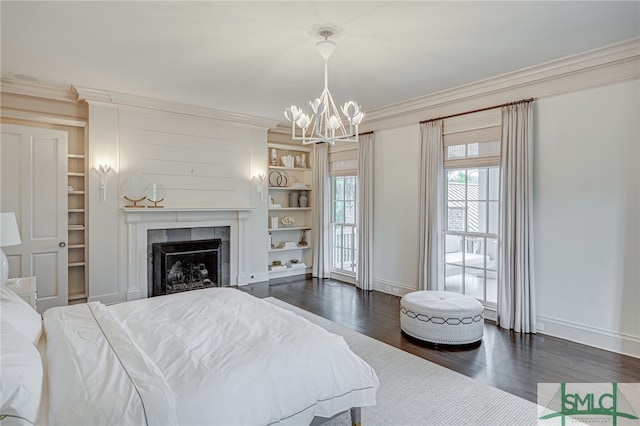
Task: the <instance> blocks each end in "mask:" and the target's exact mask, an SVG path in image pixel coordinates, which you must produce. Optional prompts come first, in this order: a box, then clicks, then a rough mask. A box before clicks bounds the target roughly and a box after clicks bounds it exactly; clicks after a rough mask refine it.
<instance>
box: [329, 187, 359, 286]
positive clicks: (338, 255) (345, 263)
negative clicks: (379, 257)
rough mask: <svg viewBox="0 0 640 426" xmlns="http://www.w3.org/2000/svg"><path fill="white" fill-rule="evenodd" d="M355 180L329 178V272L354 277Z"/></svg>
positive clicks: (355, 240)
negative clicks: (330, 203)
mask: <svg viewBox="0 0 640 426" xmlns="http://www.w3.org/2000/svg"><path fill="white" fill-rule="evenodd" d="M357 179H358V178H357V177H356V176H333V177H331V200H332V209H331V253H332V255H331V270H332V271H334V272H341V273H346V274H350V275H354V276H355V273H356V261H357V244H358V234H357V227H356V200H357V187H358V185H357V182H358V180H357Z"/></svg>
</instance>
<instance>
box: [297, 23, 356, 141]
mask: <svg viewBox="0 0 640 426" xmlns="http://www.w3.org/2000/svg"><path fill="white" fill-rule="evenodd" d="M334 33H335V30H334V29H332V28H321V29H320V30H319V31H318V35H320V36H321V37H324V40H321V41H319V42H318V43H316V48H317V49H318V52H319V53H320V56H322V57H323V58H324V90H323V91H322V94H321V95H320V97H319V98H316V99H314V100H313V101H311V102H309V106H310V107H311V114H305V113H304V112H303V110H302V108H298V107H297V106H295V105H292V106H290V107H289V108H287V109H285V112H284V116H285V117H286V118H287V120H289V121H290V122H291V138H292V139H293V140H299V141H302V144H303V145H308V144H315V143H319V142H324V143H330V144H331V145H335V143H336V142H358V139H359V134H358V126H359V125H360V123H362V121H363V120H364V112H362V111H360V105H358V104H357V103H356V102H354V101H347V102H345V104H344V105H343V106H342V108H341V109H342V114H343V115H344V117H345V118H346V120H347V121H348V122H349V130H348V131H347V129H346V127H345V125H344V123H343V120H342V119H341V118H340V113H339V112H338V108H336V104H335V103H334V102H333V97H332V96H331V92H329V83H328V82H329V78H328V62H329V58H330V57H331V54H332V53H333V51H334V50H335V48H336V44H335V43H334V42H333V41H330V40H329V37H331V36H332V35H334ZM296 128H297V129H300V130H299V131H298V130H297V129H296Z"/></svg>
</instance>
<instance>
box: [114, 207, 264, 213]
mask: <svg viewBox="0 0 640 426" xmlns="http://www.w3.org/2000/svg"><path fill="white" fill-rule="evenodd" d="M121 210H122V211H124V212H127V213H161V212H238V211H251V210H255V207H222V208H215V207H193V208H189V207H163V208H153V207H144V208H141V207H122V208H121Z"/></svg>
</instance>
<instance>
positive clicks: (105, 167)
mask: <svg viewBox="0 0 640 426" xmlns="http://www.w3.org/2000/svg"><path fill="white" fill-rule="evenodd" d="M98 171H99V172H100V173H101V176H100V191H102V200H103V201H107V173H109V172H110V171H111V165H109V164H107V163H103V164H98Z"/></svg>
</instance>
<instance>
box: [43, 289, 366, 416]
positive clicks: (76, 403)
mask: <svg viewBox="0 0 640 426" xmlns="http://www.w3.org/2000/svg"><path fill="white" fill-rule="evenodd" d="M96 320H97V322H96ZM44 324H45V331H46V336H47V341H48V347H47V358H48V370H49V383H50V389H49V395H50V407H51V408H50V416H49V421H50V423H51V424H98V423H102V424H104V423H109V424H180V425H186V424H210V425H212V424H221V425H232V424H242V425H253V424H255V425H258V424H260V425H266V424H274V423H278V424H304V423H306V424H308V423H309V422H310V421H311V420H312V419H313V417H314V416H321V417H331V416H333V415H334V414H337V413H339V412H341V411H344V410H347V409H349V408H351V407H360V406H367V405H373V404H375V394H376V390H377V387H378V378H377V376H376V374H375V372H374V371H373V369H371V367H370V366H369V365H368V364H366V363H365V362H364V361H362V360H361V359H360V358H359V357H357V356H356V355H355V354H354V353H353V352H351V350H350V349H349V347H348V346H347V344H346V343H345V342H344V340H343V339H342V337H340V336H336V335H333V334H331V333H329V332H327V331H325V330H324V329H322V328H320V327H318V326H316V325H314V324H312V323H310V322H308V321H307V320H305V319H303V318H301V317H299V316H297V315H295V314H293V313H291V312H289V311H286V310H283V309H281V308H278V307H276V306H274V305H272V304H269V303H266V302H264V301H261V300H259V299H257V298H255V297H253V296H250V295H247V294H245V293H242V292H241V291H238V290H235V289H229V288H226V289H221V288H212V289H206V290H198V291H191V292H185V293H180V294H174V295H170V296H161V297H155V298H150V299H144V300H139V301H134V302H127V303H123V304H119V305H112V306H109V307H105V306H103V305H100V304H97V303H92V304H88V305H75V306H70V307H64V308H52V309H49V310H47V312H46V313H45V315H44ZM132 381H133V382H132ZM141 401H144V402H141ZM116 416H117V417H116Z"/></svg>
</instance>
